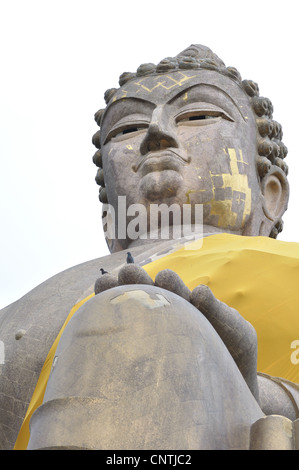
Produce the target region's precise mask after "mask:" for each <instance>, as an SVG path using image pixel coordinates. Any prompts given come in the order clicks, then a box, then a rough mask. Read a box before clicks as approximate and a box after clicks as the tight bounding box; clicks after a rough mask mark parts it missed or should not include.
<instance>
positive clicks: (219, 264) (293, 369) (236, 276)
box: [15, 234, 299, 450]
mask: <svg viewBox="0 0 299 470" xmlns="http://www.w3.org/2000/svg"><path fill="white" fill-rule="evenodd" d="M166 268H167V269H172V270H173V271H175V272H176V273H177V274H179V276H180V277H181V278H182V280H183V281H184V282H185V284H186V285H187V286H188V287H189V289H191V290H192V289H194V287H196V286H198V285H199V284H205V285H208V286H209V287H210V288H211V290H212V292H213V293H214V295H215V296H216V297H217V298H218V299H220V300H221V301H223V302H225V303H226V304H228V305H230V306H231V307H233V308H235V309H236V310H238V311H239V312H240V313H241V315H242V316H243V317H244V318H245V319H246V320H248V321H249V322H250V323H252V325H253V326H254V327H255V329H256V332H257V337H258V371H260V372H263V373H266V374H269V375H273V376H276V377H282V378H285V379H287V380H290V381H292V382H295V383H298V382H299V363H298V362H299V360H298V361H294V360H292V357H294V350H293V349H292V347H294V346H292V345H294V342H295V341H299V287H298V286H299V283H298V281H299V244H298V243H290V242H283V241H279V240H273V239H270V238H267V237H243V236H237V235H231V234H217V235H212V236H209V237H206V238H204V239H203V240H198V241H195V242H194V241H193V242H190V243H189V244H188V245H187V246H185V247H182V248H180V249H178V250H177V251H176V252H174V253H170V254H168V255H165V256H164V257H161V258H158V259H157V260H155V261H153V262H151V263H149V264H148V265H146V266H144V269H145V270H146V271H147V272H148V274H149V275H150V276H151V278H152V279H155V276H156V274H157V273H158V272H159V271H161V270H163V269H166ZM92 295H93V294H92ZM92 295H91V296H89V297H87V298H86V299H84V300H83V301H81V302H80V303H78V304H76V305H75V306H74V307H73V308H72V310H71V312H70V314H69V316H68V318H67V319H66V321H65V323H64V325H63V327H62V329H61V331H60V333H59V335H58V337H57V339H56V340H55V342H54V344H53V346H52V348H51V350H50V352H49V354H48V356H47V359H46V361H45V364H44V366H43V368H42V371H41V374H40V377H39V380H38V382H37V385H36V389H35V391H34V393H33V396H32V400H31V402H30V404H29V407H28V410H27V413H26V416H25V419H24V422H23V425H22V427H21V430H20V433H19V436H18V439H17V441H16V444H15V449H16V450H21V449H26V448H27V444H28V441H29V421H30V417H31V415H32V413H33V412H34V411H35V409H36V408H37V407H38V406H40V405H41V403H42V400H43V396H44V393H45V389H46V385H47V381H48V377H49V374H50V370H51V366H52V361H53V358H54V355H55V351H56V347H57V344H58V342H59V339H60V336H61V334H62V332H63V330H64V328H65V326H66V324H67V323H68V321H69V320H70V318H71V317H72V315H73V314H74V313H75V312H76V311H77V310H78V308H79V307H80V306H81V305H82V304H83V303H84V302H85V301H86V300H88V299H89V298H90V297H92ZM297 348H298V347H297ZM298 349H299V348H298ZM292 354H293V356H292ZM297 357H298V358H299V350H298V355H297Z"/></svg>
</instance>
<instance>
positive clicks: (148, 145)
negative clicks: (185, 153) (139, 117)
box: [140, 106, 179, 155]
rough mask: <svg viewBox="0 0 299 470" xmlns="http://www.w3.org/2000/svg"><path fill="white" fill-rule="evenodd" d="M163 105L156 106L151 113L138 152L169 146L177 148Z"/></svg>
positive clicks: (144, 152)
mask: <svg viewBox="0 0 299 470" xmlns="http://www.w3.org/2000/svg"><path fill="white" fill-rule="evenodd" d="M163 111H164V108H163V106H161V107H159V106H158V107H157V108H156V109H155V110H154V112H153V114H152V119H151V122H150V125H149V127H148V130H147V133H146V135H145V137H144V139H143V141H142V142H141V145H140V153H141V155H146V154H147V153H148V152H154V151H157V150H165V149H167V148H169V147H173V148H178V146H179V145H178V142H177V139H176V135H175V133H174V131H173V130H172V129H171V128H170V126H171V125H170V121H169V118H167V115H166V113H165V112H163Z"/></svg>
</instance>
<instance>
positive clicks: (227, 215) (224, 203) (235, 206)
mask: <svg viewBox="0 0 299 470" xmlns="http://www.w3.org/2000/svg"><path fill="white" fill-rule="evenodd" d="M224 151H225V153H226V155H227V156H228V157H229V162H230V169H231V173H223V174H220V175H214V174H212V173H211V179H212V184H213V199H212V200H211V201H210V202H209V203H208V204H210V205H211V212H210V213H211V215H215V216H217V217H218V226H219V227H228V226H229V227H235V226H236V225H238V226H240V227H243V226H244V224H245V222H246V219H247V217H249V215H250V213H251V189H250V187H249V184H248V177H247V175H246V174H241V173H240V172H239V166H238V164H241V165H242V166H243V168H244V165H248V164H247V163H246V162H245V161H244V160H243V155H242V150H241V149H239V150H238V157H239V158H237V152H236V149H233V148H229V149H227V150H226V149H224ZM215 177H222V180H223V184H222V186H221V187H217V188H216V187H215V183H214V182H213V179H214V178H215ZM217 190H218V192H219V193H220V192H221V191H222V192H221V194H230V197H229V198H226V199H225V198H220V197H217ZM219 190H220V191H219Z"/></svg>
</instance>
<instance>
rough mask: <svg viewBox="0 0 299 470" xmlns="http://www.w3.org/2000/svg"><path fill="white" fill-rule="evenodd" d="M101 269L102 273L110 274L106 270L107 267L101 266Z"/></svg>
mask: <svg viewBox="0 0 299 470" xmlns="http://www.w3.org/2000/svg"><path fill="white" fill-rule="evenodd" d="M100 271H101V273H102V274H108V272H107V271H105V269H103V268H101V269H100Z"/></svg>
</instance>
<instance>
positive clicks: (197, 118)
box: [186, 114, 215, 121]
mask: <svg viewBox="0 0 299 470" xmlns="http://www.w3.org/2000/svg"><path fill="white" fill-rule="evenodd" d="M213 117H215V116H208V115H207V114H196V115H195V116H189V118H187V119H186V121H201V120H203V119H213Z"/></svg>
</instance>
